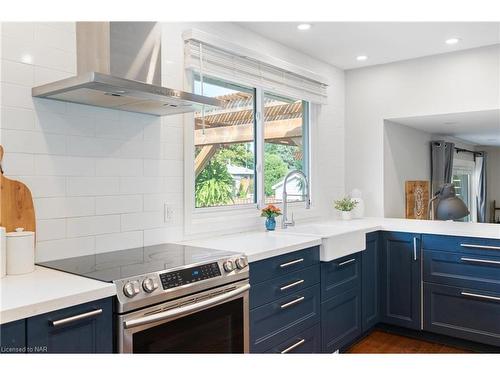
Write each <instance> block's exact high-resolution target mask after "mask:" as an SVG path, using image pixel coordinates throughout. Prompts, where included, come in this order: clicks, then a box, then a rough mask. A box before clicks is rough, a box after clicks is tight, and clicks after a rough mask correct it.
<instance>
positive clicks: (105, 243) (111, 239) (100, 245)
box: [95, 231, 143, 253]
mask: <svg viewBox="0 0 500 375" xmlns="http://www.w3.org/2000/svg"><path fill="white" fill-rule="evenodd" d="M95 241H96V244H95V246H96V248H95V250H96V252H97V253H104V252H108V251H116V250H121V249H133V248H136V247H142V244H143V232H142V231H133V232H121V233H114V234H103V235H99V236H96V238H95Z"/></svg>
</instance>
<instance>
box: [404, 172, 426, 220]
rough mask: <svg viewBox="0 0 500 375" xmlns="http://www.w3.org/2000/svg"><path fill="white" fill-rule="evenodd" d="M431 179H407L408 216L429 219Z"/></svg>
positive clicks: (409, 217) (408, 217)
mask: <svg viewBox="0 0 500 375" xmlns="http://www.w3.org/2000/svg"><path fill="white" fill-rule="evenodd" d="M429 186H430V183H429V181H406V183H405V194H406V218H407V219H420V220H427V219H428V218H429V217H428V215H429V213H428V205H429Z"/></svg>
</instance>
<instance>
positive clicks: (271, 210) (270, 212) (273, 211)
mask: <svg viewBox="0 0 500 375" xmlns="http://www.w3.org/2000/svg"><path fill="white" fill-rule="evenodd" d="M280 215H281V210H280V209H279V207H276V206H275V205H274V204H268V205H267V206H266V207H264V208H263V209H262V210H261V215H260V216H262V217H267V218H270V217H276V216H280Z"/></svg>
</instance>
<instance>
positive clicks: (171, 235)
mask: <svg viewBox="0 0 500 375" xmlns="http://www.w3.org/2000/svg"><path fill="white" fill-rule="evenodd" d="M183 235H184V234H183V227H182V226H181V225H178V226H172V227H168V228H156V229H146V230H145V231H144V246H152V245H158V244H162V243H165V242H174V241H181V240H182V238H183Z"/></svg>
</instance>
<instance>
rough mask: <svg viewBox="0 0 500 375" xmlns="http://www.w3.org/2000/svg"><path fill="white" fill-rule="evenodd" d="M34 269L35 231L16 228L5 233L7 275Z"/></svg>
mask: <svg viewBox="0 0 500 375" xmlns="http://www.w3.org/2000/svg"><path fill="white" fill-rule="evenodd" d="M34 270H35V232H25V231H24V230H23V228H16V231H15V232H8V233H7V275H21V274H24V273H30V272H33V271H34Z"/></svg>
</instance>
